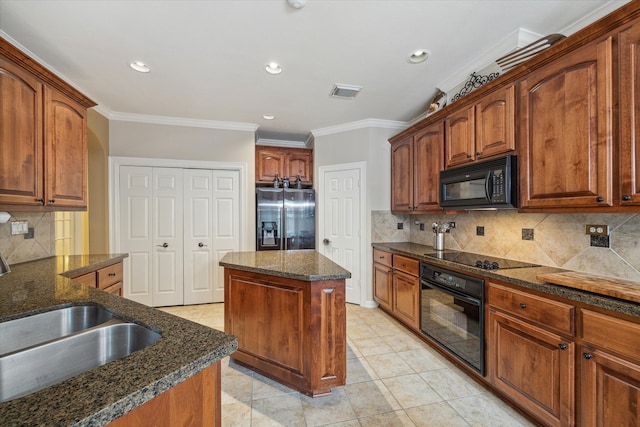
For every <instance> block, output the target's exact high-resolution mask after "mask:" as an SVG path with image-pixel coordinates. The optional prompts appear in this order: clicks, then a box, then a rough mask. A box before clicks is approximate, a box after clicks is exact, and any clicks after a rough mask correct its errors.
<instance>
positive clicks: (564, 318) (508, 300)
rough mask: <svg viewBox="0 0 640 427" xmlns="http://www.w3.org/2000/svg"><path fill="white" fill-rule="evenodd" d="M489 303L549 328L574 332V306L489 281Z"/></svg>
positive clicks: (568, 332)
mask: <svg viewBox="0 0 640 427" xmlns="http://www.w3.org/2000/svg"><path fill="white" fill-rule="evenodd" d="M489 304H490V305H492V306H493V307H496V308H500V309H503V310H505V311H508V312H510V313H513V314H515V315H516V316H519V317H522V318H525V319H528V320H532V321H534V322H538V323H540V324H541V325H544V326H546V327H549V328H553V329H556V330H557V331H560V332H565V333H567V334H570V335H574V334H575V326H574V325H575V324H574V314H575V307H574V306H571V305H568V304H563V303H561V302H557V301H552V300H550V299H546V298H542V297H539V296H536V295H531V294H527V293H525V292H520V291H517V290H514V289H509V288H505V287H502V286H499V285H495V284H493V283H491V284H490V285H489Z"/></svg>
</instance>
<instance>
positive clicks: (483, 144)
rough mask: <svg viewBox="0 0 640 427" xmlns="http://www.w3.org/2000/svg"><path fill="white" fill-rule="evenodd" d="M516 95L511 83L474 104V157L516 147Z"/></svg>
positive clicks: (494, 153) (507, 150) (478, 157)
mask: <svg viewBox="0 0 640 427" xmlns="http://www.w3.org/2000/svg"><path fill="white" fill-rule="evenodd" d="M515 104H516V95H515V88H514V86H513V85H511V86H508V87H507V88H505V89H501V90H498V91H495V92H493V93H491V94H489V95H487V96H485V97H484V98H482V99H481V100H480V102H478V103H477V104H476V159H483V158H485V157H490V156H494V155H496V154H502V153H508V152H510V151H514V150H515V149H516V131H515V121H516V113H515Z"/></svg>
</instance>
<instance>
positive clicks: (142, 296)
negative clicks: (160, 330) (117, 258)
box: [118, 166, 153, 305]
mask: <svg viewBox="0 0 640 427" xmlns="http://www.w3.org/2000/svg"><path fill="white" fill-rule="evenodd" d="M152 181H153V169H152V168H149V167H143V166H120V183H119V188H118V189H119V192H120V212H119V214H120V230H119V231H120V232H119V235H120V247H121V248H122V251H123V252H127V253H129V257H127V258H125V259H124V296H125V297H126V298H129V299H131V300H133V301H137V302H139V303H142V304H145V305H152V304H153V295H152V286H151V234H152V231H151V229H152V219H151V211H152V210H151V205H152V196H153V188H152Z"/></svg>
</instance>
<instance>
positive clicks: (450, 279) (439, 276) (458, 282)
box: [433, 271, 467, 290]
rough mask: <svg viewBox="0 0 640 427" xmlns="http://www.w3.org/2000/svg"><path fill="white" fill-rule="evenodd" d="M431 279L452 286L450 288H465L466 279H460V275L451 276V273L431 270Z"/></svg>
mask: <svg viewBox="0 0 640 427" xmlns="http://www.w3.org/2000/svg"><path fill="white" fill-rule="evenodd" d="M433 280H435V281H436V282H439V283H442V284H443V285H446V286H449V287H452V288H460V289H463V290H464V289H465V288H466V284H467V281H466V280H464V279H461V278H460V277H457V276H453V275H451V274H446V273H443V272H440V271H434V272H433Z"/></svg>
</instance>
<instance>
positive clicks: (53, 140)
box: [44, 88, 87, 208]
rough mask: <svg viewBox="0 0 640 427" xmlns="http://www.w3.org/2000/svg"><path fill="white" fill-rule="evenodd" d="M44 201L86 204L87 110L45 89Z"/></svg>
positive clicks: (56, 204) (61, 204)
mask: <svg viewBox="0 0 640 427" xmlns="http://www.w3.org/2000/svg"><path fill="white" fill-rule="evenodd" d="M44 124H45V129H46V133H45V144H44V156H45V159H46V162H45V175H46V187H45V195H44V198H45V204H47V205H52V206H54V207H56V206H63V207H73V208H86V207H87V195H86V192H87V133H86V128H87V121H86V109H85V108H84V107H83V106H81V105H80V104H78V103H76V102H74V101H72V100H71V99H69V98H67V97H66V96H64V95H62V94H61V93H59V92H57V91H55V90H53V89H50V88H45V122H44Z"/></svg>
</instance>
